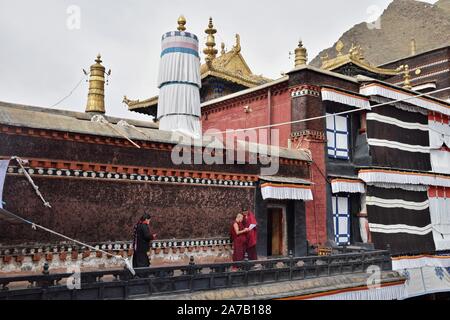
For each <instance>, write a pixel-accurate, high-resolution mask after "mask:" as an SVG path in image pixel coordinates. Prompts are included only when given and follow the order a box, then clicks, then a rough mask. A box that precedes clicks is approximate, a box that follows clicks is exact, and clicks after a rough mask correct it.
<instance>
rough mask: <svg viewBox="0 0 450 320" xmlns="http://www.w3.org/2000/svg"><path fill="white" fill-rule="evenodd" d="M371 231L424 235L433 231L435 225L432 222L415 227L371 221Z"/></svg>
mask: <svg viewBox="0 0 450 320" xmlns="http://www.w3.org/2000/svg"><path fill="white" fill-rule="evenodd" d="M369 228H370V232H377V233H408V234H415V235H419V236H424V235H426V234H428V233H430V232H431V231H433V227H432V225H431V224H429V225H427V226H425V227H415V226H408V225H406V224H390V225H386V224H378V223H369Z"/></svg>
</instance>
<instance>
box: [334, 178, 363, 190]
mask: <svg viewBox="0 0 450 320" xmlns="http://www.w3.org/2000/svg"><path fill="white" fill-rule="evenodd" d="M331 191H332V192H333V193H340V192H345V193H366V190H365V187H364V182H362V181H361V180H352V179H340V178H336V179H333V180H331Z"/></svg>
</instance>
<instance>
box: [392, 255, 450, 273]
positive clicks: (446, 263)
mask: <svg viewBox="0 0 450 320" xmlns="http://www.w3.org/2000/svg"><path fill="white" fill-rule="evenodd" d="M423 267H441V268H449V267H450V256H448V257H446V256H442V257H438V256H429V257H423V256H418V257H408V258H406V257H405V258H403V259H401V258H399V259H395V258H394V259H392V270H403V269H414V268H423Z"/></svg>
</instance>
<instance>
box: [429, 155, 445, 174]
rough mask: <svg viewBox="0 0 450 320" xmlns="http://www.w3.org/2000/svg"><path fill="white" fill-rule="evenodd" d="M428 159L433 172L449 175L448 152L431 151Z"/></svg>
mask: <svg viewBox="0 0 450 320" xmlns="http://www.w3.org/2000/svg"><path fill="white" fill-rule="evenodd" d="M430 158H431V168H432V169H433V172H437V173H445V174H450V151H447V150H431V151H430Z"/></svg>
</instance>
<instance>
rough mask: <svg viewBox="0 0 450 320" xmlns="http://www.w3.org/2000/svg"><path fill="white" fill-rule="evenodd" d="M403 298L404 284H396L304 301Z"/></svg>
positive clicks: (404, 293) (404, 295) (404, 294)
mask: <svg viewBox="0 0 450 320" xmlns="http://www.w3.org/2000/svg"><path fill="white" fill-rule="evenodd" d="M405 297H406V286H405V284H398V285H392V286H385V287H381V288H369V287H367V288H361V290H355V291H349V292H342V293H336V294H331V295H326V296H321V297H316V298H311V299H306V300H348V301H353V300H402V299H404V298H405Z"/></svg>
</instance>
